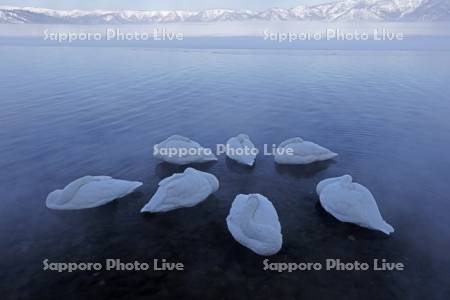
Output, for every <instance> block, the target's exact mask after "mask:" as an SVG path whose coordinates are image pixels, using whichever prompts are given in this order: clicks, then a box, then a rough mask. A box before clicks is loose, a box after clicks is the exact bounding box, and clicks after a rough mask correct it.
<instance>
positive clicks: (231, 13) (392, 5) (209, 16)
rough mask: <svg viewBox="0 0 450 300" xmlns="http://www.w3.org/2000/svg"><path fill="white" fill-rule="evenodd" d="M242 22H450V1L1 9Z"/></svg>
mask: <svg viewBox="0 0 450 300" xmlns="http://www.w3.org/2000/svg"><path fill="white" fill-rule="evenodd" d="M242 20H308V21H328V22H333V21H337V22H341V21H342V22H357V21H407V22H414V21H450V0H341V1H337V2H331V3H325V4H319V5H312V6H305V5H301V6H297V7H294V8H291V9H283V8H272V9H269V10H266V11H261V12H254V11H249V10H231V9H210V10H204V11H200V12H193V11H179V10H173V11H135V10H125V11H104V10H94V11H81V10H70V11H69V10H53V9H45V8H33V7H23V8H20V7H7V6H0V23H46V24H48V23H54V24H146V23H167V22H217V21H242Z"/></svg>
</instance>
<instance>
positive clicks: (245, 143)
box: [227, 133, 258, 166]
mask: <svg viewBox="0 0 450 300" xmlns="http://www.w3.org/2000/svg"><path fill="white" fill-rule="evenodd" d="M257 153H258V149H256V147H255V145H253V143H252V141H251V140H250V138H249V137H248V135H246V134H242V133H241V134H239V135H237V136H235V137H232V138H230V139H229V140H228V141H227V156H228V157H229V158H231V159H233V160H235V161H237V162H239V163H241V164H244V165H248V166H253V164H254V163H255V158H256V154H257Z"/></svg>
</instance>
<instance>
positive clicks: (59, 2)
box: [0, 0, 333, 10]
mask: <svg viewBox="0 0 450 300" xmlns="http://www.w3.org/2000/svg"><path fill="white" fill-rule="evenodd" d="M332 1H333V0H127V1H124V0H84V1H81V0H0V5H9V6H34V7H47V8H55V9H75V8H78V9H184V10H201V9H207V8H233V9H244V8H247V9H252V10H262V9H266V8H270V7H283V8H290V7H294V6H297V5H300V4H317V3H324V2H332Z"/></svg>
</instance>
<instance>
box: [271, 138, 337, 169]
mask: <svg viewBox="0 0 450 300" xmlns="http://www.w3.org/2000/svg"><path fill="white" fill-rule="evenodd" d="M336 156H337V153H334V152H332V151H330V150H328V149H327V148H325V147H322V146H320V145H317V144H315V143H313V142H308V141H304V140H303V139H301V138H299V137H295V138H292V139H288V140H286V141H284V142H282V143H281V144H280V145H279V146H278V148H277V149H276V152H275V162H277V163H279V164H292V165H305V164H309V163H313V162H316V161H323V160H328V159H332V158H334V157H336Z"/></svg>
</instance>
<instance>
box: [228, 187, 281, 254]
mask: <svg viewBox="0 0 450 300" xmlns="http://www.w3.org/2000/svg"><path fill="white" fill-rule="evenodd" d="M227 225H228V230H229V231H230V233H231V235H232V236H233V238H234V239H235V240H236V241H238V242H239V243H240V244H241V245H243V246H245V247H247V248H249V249H250V250H252V251H253V252H255V253H257V254H259V255H264V256H268V255H273V254H276V253H277V252H278V251H280V249H281V246H282V244H283V236H282V234H281V225H280V222H279V220H278V214H277V211H276V210H275V207H273V205H272V203H271V202H270V201H269V200H268V199H267V198H266V197H264V196H263V195H260V194H250V195H242V194H240V195H237V196H236V198H235V199H234V201H233V204H232V206H231V209H230V213H229V215H228V217H227Z"/></svg>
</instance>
